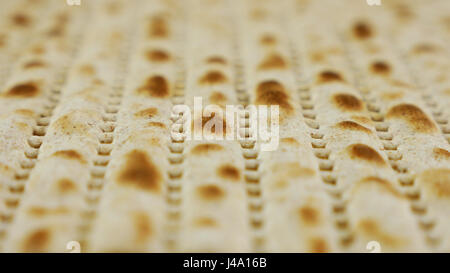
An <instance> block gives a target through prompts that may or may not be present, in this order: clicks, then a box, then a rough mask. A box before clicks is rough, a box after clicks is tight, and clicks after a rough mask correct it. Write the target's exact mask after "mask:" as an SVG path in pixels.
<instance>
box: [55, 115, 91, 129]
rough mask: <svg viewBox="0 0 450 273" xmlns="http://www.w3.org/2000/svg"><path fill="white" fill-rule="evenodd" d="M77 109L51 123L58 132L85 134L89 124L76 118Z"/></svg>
mask: <svg viewBox="0 0 450 273" xmlns="http://www.w3.org/2000/svg"><path fill="white" fill-rule="evenodd" d="M79 114H80V113H79V111H74V112H72V113H69V114H67V115H64V116H62V117H60V118H58V119H57V120H56V121H55V122H54V123H53V125H52V127H54V128H55V129H56V130H57V132H58V133H60V134H65V135H86V133H87V131H88V130H89V125H87V124H86V122H80V121H77V120H76V116H77V115H79Z"/></svg>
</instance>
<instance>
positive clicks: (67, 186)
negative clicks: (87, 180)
mask: <svg viewBox="0 0 450 273" xmlns="http://www.w3.org/2000/svg"><path fill="white" fill-rule="evenodd" d="M57 186H58V191H59V192H60V193H62V194H65V193H71V192H74V191H76V190H77V185H76V184H75V182H73V181H72V180H70V179H67V178H63V179H60V180H58V182H57Z"/></svg>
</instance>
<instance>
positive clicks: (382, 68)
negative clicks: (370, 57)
mask: <svg viewBox="0 0 450 273" xmlns="http://www.w3.org/2000/svg"><path fill="white" fill-rule="evenodd" d="M370 70H371V71H372V72H373V73H374V74H378V75H384V76H385V75H389V74H390V73H391V67H390V65H389V64H388V63H387V62H384V61H376V62H374V63H372V64H371V65H370Z"/></svg>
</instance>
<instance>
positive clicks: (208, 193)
mask: <svg viewBox="0 0 450 273" xmlns="http://www.w3.org/2000/svg"><path fill="white" fill-rule="evenodd" d="M197 194H198V196H199V197H200V198H201V199H202V200H205V201H217V200H220V199H222V198H223V197H225V191H224V190H223V189H222V188H221V187H219V186H217V185H203V186H199V187H197Z"/></svg>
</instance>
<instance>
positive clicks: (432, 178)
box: [420, 168, 450, 199]
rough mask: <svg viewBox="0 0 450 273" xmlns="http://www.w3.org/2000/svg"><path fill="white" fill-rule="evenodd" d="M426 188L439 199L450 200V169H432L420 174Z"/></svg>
mask: <svg viewBox="0 0 450 273" xmlns="http://www.w3.org/2000/svg"><path fill="white" fill-rule="evenodd" d="M420 181H421V184H422V185H424V187H426V188H428V189H429V190H430V192H432V193H433V194H434V196H435V197H437V198H443V199H450V169H445V168H440V169H430V170H426V171H424V172H423V173H422V174H420Z"/></svg>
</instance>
